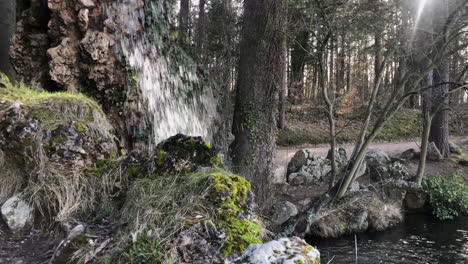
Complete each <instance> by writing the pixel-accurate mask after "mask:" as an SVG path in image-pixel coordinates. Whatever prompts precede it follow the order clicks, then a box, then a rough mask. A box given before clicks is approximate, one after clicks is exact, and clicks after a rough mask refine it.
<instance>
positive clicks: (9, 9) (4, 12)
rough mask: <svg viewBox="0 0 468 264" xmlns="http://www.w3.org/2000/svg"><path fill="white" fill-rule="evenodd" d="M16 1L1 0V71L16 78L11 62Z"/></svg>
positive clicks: (11, 77)
mask: <svg viewBox="0 0 468 264" xmlns="http://www.w3.org/2000/svg"><path fill="white" fill-rule="evenodd" d="M15 2H16V1H13V0H0V72H3V73H5V74H6V75H7V76H8V77H9V78H10V79H12V80H13V79H14V78H15V75H16V74H15V70H14V68H13V65H12V64H11V62H10V55H9V53H10V38H11V37H12V36H13V34H14V32H15V25H16V4H15Z"/></svg>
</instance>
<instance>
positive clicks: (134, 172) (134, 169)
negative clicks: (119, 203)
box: [127, 165, 141, 178]
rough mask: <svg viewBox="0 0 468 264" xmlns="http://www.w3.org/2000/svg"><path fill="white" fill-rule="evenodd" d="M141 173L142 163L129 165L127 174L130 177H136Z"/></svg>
mask: <svg viewBox="0 0 468 264" xmlns="http://www.w3.org/2000/svg"><path fill="white" fill-rule="evenodd" d="M140 173H141V166H140V165H133V166H130V167H128V169H127V175H128V176H129V177H130V178H136V177H137V176H138V175H140Z"/></svg>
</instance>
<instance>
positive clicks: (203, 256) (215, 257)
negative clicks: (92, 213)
mask: <svg viewBox="0 0 468 264" xmlns="http://www.w3.org/2000/svg"><path fill="white" fill-rule="evenodd" d="M252 198H253V197H252V194H251V191H250V183H249V182H248V181H246V180H245V179H244V178H242V177H240V176H238V175H234V174H231V173H229V172H227V171H224V170H221V169H201V170H199V171H196V172H193V173H189V174H184V175H180V174H177V175H172V176H169V175H165V176H160V177H153V178H141V179H138V180H136V181H135V182H134V184H133V185H132V186H131V187H130V190H129V193H128V195H127V198H126V201H125V204H124V206H123V209H122V211H121V215H122V221H123V222H126V223H128V230H126V231H125V233H126V234H128V233H135V234H136V236H135V238H134V240H133V241H131V242H129V244H127V246H126V247H125V248H123V249H122V250H123V252H124V255H125V256H126V257H125V261H126V262H128V263H159V262H162V260H164V259H168V258H171V259H173V260H175V263H224V262H223V260H224V259H225V258H226V255H230V254H232V253H234V252H240V251H242V250H244V249H246V248H247V247H248V246H249V245H250V244H253V243H254V244H258V243H261V240H260V227H259V225H258V224H257V223H256V221H255V217H254V215H253V213H252V206H253V200H252ZM155 236H157V237H159V238H161V239H162V240H163V241H165V242H164V244H161V243H155V241H156V242H157V241H158V240H155V239H154V237H155ZM170 248H177V251H171V250H169V249H170ZM174 254H175V255H174Z"/></svg>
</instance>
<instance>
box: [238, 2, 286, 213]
mask: <svg viewBox="0 0 468 264" xmlns="http://www.w3.org/2000/svg"><path fill="white" fill-rule="evenodd" d="M283 5H284V3H283V1H277V0H246V1H244V14H243V27H242V32H241V36H242V40H241V44H240V60H239V72H238V81H237V91H236V93H237V94H236V103H235V110H234V122H233V127H232V132H233V134H234V136H235V139H234V142H233V143H232V144H231V146H230V149H231V155H232V162H233V170H234V171H235V172H236V173H238V174H240V175H242V176H244V177H245V178H246V179H247V180H249V181H250V182H251V183H252V186H253V190H254V192H255V194H256V197H257V201H258V203H259V205H260V207H261V208H266V206H268V203H269V202H270V201H271V199H270V188H271V183H270V176H271V173H272V166H273V157H274V151H275V147H276V144H275V132H276V125H275V122H276V120H275V113H276V111H277V105H276V104H277V103H276V102H277V98H276V96H277V93H278V91H279V90H280V87H281V86H282V83H283V78H284V77H283V75H284V66H285V65H284V64H283V62H284V59H283V58H282V56H284V52H283V39H284V33H283V32H284V30H285V28H284V25H285V17H284V11H285V8H284V6H283Z"/></svg>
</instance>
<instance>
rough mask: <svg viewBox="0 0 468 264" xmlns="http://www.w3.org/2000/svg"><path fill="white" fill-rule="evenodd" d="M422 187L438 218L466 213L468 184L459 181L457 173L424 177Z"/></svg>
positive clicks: (467, 211) (447, 217)
mask: <svg viewBox="0 0 468 264" xmlns="http://www.w3.org/2000/svg"><path fill="white" fill-rule="evenodd" d="M423 187H424V190H425V192H426V193H427V195H428V197H429V203H430V205H431V207H432V212H433V214H434V215H435V216H436V217H437V218H438V219H440V220H449V219H454V218H456V217H458V216H460V215H466V214H468V186H467V185H465V184H463V183H462V182H461V177H460V175H459V174H458V173H452V174H450V175H449V176H447V177H444V176H436V177H432V178H426V179H425V181H424V182H423Z"/></svg>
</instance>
